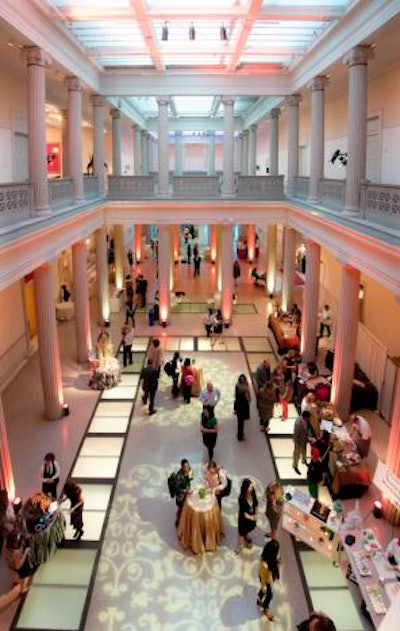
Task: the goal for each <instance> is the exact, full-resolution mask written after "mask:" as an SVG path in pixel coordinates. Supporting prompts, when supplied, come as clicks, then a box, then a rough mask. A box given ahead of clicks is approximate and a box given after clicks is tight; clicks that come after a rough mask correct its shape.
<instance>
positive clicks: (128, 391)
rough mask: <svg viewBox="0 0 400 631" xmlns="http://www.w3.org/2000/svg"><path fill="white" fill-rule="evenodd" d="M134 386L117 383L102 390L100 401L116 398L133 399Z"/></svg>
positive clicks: (114, 399) (116, 399)
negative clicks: (108, 388) (113, 386)
mask: <svg viewBox="0 0 400 631" xmlns="http://www.w3.org/2000/svg"><path fill="white" fill-rule="evenodd" d="M135 391H136V386H135V388H133V387H132V386H121V385H118V386H116V387H115V388H110V390H103V392H102V393H101V400H102V401H107V400H108V401H118V400H130V401H131V400H133V398H134V396H135V393H136V392H135Z"/></svg>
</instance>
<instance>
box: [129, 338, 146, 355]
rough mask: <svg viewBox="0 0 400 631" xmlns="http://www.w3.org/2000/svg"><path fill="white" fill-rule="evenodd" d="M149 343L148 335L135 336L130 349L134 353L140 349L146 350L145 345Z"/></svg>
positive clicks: (143, 351) (144, 351)
mask: <svg viewBox="0 0 400 631" xmlns="http://www.w3.org/2000/svg"><path fill="white" fill-rule="evenodd" d="M148 345H149V338H148V337H135V339H134V340H133V344H132V350H133V351H134V353H136V352H138V351H141V352H142V353H146V352H147V347H148Z"/></svg>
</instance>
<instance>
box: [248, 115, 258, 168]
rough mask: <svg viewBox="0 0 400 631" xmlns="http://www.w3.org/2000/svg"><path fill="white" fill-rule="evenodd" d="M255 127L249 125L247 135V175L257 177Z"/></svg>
mask: <svg viewBox="0 0 400 631" xmlns="http://www.w3.org/2000/svg"><path fill="white" fill-rule="evenodd" d="M256 167H257V125H251V127H250V133H249V175H257V168H256Z"/></svg>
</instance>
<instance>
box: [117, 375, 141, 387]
mask: <svg viewBox="0 0 400 631" xmlns="http://www.w3.org/2000/svg"><path fill="white" fill-rule="evenodd" d="M139 381H140V376H139V375H132V374H122V375H121V381H120V382H119V385H120V386H125V387H126V386H129V387H132V388H136V387H137V385H138V383H139Z"/></svg>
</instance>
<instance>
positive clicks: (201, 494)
mask: <svg viewBox="0 0 400 631" xmlns="http://www.w3.org/2000/svg"><path fill="white" fill-rule="evenodd" d="M198 493H199V498H200V499H201V500H204V499H205V497H206V493H207V491H206V489H205V488H204V486H201V487H200V488H199V491H198Z"/></svg>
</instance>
